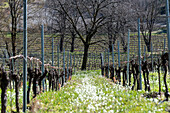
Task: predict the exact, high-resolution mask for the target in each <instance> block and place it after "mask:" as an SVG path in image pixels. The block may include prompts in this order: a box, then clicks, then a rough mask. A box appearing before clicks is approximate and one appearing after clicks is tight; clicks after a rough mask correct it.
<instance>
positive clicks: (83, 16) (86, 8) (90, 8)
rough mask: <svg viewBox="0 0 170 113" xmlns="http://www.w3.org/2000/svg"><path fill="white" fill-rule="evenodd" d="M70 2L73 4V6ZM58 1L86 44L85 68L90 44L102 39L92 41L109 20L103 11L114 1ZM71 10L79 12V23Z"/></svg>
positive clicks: (83, 65) (83, 66) (83, 64)
mask: <svg viewBox="0 0 170 113" xmlns="http://www.w3.org/2000/svg"><path fill="white" fill-rule="evenodd" d="M70 2H71V4H72V5H71V6H70ZM58 3H59V4H60V6H61V8H62V10H63V11H64V13H65V14H66V16H67V19H68V21H69V22H70V23H71V25H72V26H73V28H74V30H75V32H76V33H77V35H78V38H79V39H80V40H81V41H82V43H83V45H84V55H83V62H82V67H81V69H82V70H85V69H86V63H87V58H88V50H89V46H90V45H93V44H96V43H98V42H101V41H102V40H99V41H95V42H91V41H92V39H93V38H94V35H95V34H96V33H97V31H98V29H99V28H101V27H102V26H104V25H105V24H106V23H107V21H105V20H106V18H107V17H106V15H104V12H103V11H104V9H105V8H106V7H107V6H108V5H110V4H113V3H114V2H113V1H112V0H111V1H105V0H86V1H81V0H74V1H69V2H68V1H67V3H66V2H61V1H59V0H58ZM70 10H75V11H76V12H77V13H78V14H79V20H78V22H79V23H78V24H76V23H75V21H74V19H73V17H72V13H69V11H70Z"/></svg>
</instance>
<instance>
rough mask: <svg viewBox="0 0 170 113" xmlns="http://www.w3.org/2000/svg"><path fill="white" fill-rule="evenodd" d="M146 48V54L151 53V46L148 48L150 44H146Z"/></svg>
mask: <svg viewBox="0 0 170 113" xmlns="http://www.w3.org/2000/svg"><path fill="white" fill-rule="evenodd" d="M146 47H147V50H148V52H151V46H150V44H147V45H146Z"/></svg>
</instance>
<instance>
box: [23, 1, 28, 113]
mask: <svg viewBox="0 0 170 113" xmlns="http://www.w3.org/2000/svg"><path fill="white" fill-rule="evenodd" d="M23 5H24V22H23V23H24V31H23V33H24V35H23V38H24V42H23V43H24V45H23V46H24V57H25V59H24V60H23V62H24V63H23V112H24V113H25V112H26V109H27V0H24V1H23Z"/></svg>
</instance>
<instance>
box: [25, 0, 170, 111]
mask: <svg viewBox="0 0 170 113" xmlns="http://www.w3.org/2000/svg"><path fill="white" fill-rule="evenodd" d="M23 7H24V8H23V10H24V13H23V18H24V19H23V23H24V29H23V34H24V35H23V39H24V40H23V47H24V57H25V59H24V60H23V112H26V103H27V99H26V98H27V95H26V93H27V59H26V57H27V0H23ZM166 16H167V38H168V53H169V59H170V17H169V0H166ZM42 27H43V26H42ZM128 34H129V33H128ZM128 38H130V37H129V36H128ZM128 44H129V39H128ZM138 47H139V48H138V55H139V70H140V89H142V81H141V65H140V64H141V59H140V56H141V51H140V19H138ZM128 49H129V48H128ZM112 50H113V49H112ZM42 53H43V52H42ZM112 54H114V52H112ZM119 55H120V53H119ZM119 55H118V56H119ZM63 56H64V55H63ZM63 59H64V58H63ZM108 60H109V58H108ZM113 61H114V57H113ZM128 61H129V50H128ZM102 64H103V63H102ZM113 66H114V63H113ZM119 66H120V58H119ZM127 66H128V68H129V62H128V63H127ZM58 67H59V63H58ZM169 67H170V62H169ZM43 88H44V86H43Z"/></svg>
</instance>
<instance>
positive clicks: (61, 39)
mask: <svg viewBox="0 0 170 113" xmlns="http://www.w3.org/2000/svg"><path fill="white" fill-rule="evenodd" d="M63 43H64V34H61V38H60V52H62V51H63Z"/></svg>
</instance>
